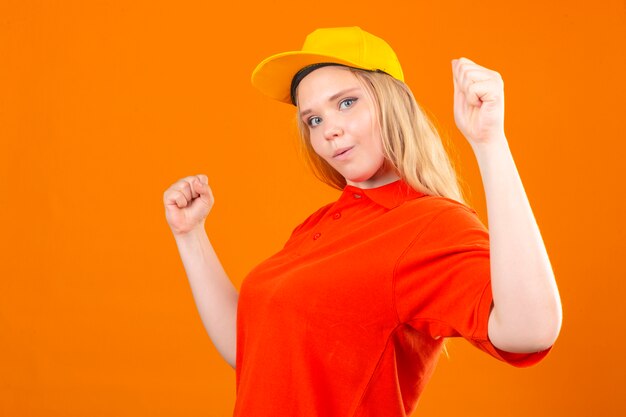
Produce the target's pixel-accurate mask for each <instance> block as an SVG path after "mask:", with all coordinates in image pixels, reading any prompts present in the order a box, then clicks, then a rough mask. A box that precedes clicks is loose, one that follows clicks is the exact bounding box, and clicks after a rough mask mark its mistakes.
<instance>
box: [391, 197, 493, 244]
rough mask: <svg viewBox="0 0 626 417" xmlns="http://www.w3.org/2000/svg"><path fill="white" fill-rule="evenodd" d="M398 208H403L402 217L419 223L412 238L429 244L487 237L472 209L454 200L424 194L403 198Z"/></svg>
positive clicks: (477, 239) (460, 241) (482, 239)
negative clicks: (404, 199) (407, 199)
mask: <svg viewBox="0 0 626 417" xmlns="http://www.w3.org/2000/svg"><path fill="white" fill-rule="evenodd" d="M398 209H401V210H403V211H404V213H403V217H410V218H412V219H415V222H417V223H418V224H419V225H420V227H419V232H418V235H417V236H415V240H416V241H421V242H422V243H426V242H429V243H432V244H435V243H437V244H461V243H463V242H464V243H468V242H474V243H478V242H480V243H482V244H485V243H486V242H487V241H488V231H487V227H486V226H485V225H484V223H483V222H482V221H481V220H480V218H479V217H478V214H477V213H476V211H475V210H474V209H473V208H471V207H469V206H467V205H465V204H463V203H460V202H458V201H456V200H452V199H449V198H445V197H438V196H424V197H421V198H417V199H415V200H410V201H407V202H406V203H405V204H403V205H402V206H400V207H399V208H398Z"/></svg>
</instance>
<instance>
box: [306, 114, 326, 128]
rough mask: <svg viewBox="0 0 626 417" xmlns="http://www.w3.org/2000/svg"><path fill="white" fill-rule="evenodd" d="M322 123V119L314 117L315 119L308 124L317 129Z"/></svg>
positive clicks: (311, 119)
mask: <svg viewBox="0 0 626 417" xmlns="http://www.w3.org/2000/svg"><path fill="white" fill-rule="evenodd" d="M321 121H322V119H321V118H320V117H319V116H314V117H311V118H309V119H308V120H307V121H306V122H307V124H308V125H309V126H311V127H315V126H317V125H319V124H320V122H321Z"/></svg>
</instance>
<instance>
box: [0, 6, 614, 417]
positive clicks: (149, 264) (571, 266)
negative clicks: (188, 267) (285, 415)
mask: <svg viewBox="0 0 626 417" xmlns="http://www.w3.org/2000/svg"><path fill="white" fill-rule="evenodd" d="M175 3H176V4H178V5H174V4H175ZM347 25H359V26H361V27H362V28H364V29H366V30H368V31H370V32H372V33H374V34H377V35H379V36H381V37H383V38H384V39H386V40H387V41H388V42H389V43H390V44H391V45H392V46H393V47H394V49H395V50H396V52H397V54H398V56H399V58H400V60H401V62H402V63H403V67H404V70H405V74H406V79H407V83H408V84H409V85H410V86H411V88H412V89H413V91H414V93H415V95H416V97H417V99H418V101H420V103H422V105H423V106H424V107H425V108H426V109H427V110H428V111H429V112H430V113H432V114H434V115H435V116H436V119H437V123H438V125H439V126H440V128H441V130H442V133H443V135H444V136H446V137H449V138H450V140H451V141H452V147H451V148H450V149H451V153H452V156H453V159H454V161H455V163H456V164H457V166H458V167H459V171H460V173H461V175H462V177H463V178H464V180H465V189H466V190H470V189H471V190H472V191H471V193H468V194H469V197H470V201H471V203H472V204H473V205H474V207H475V208H476V209H477V210H478V211H479V213H480V215H481V217H482V218H483V219H486V212H485V205H484V201H483V199H484V195H483V193H482V186H481V182H480V177H479V173H478V168H477V165H476V162H475V160H474V157H473V155H472V153H471V148H470V147H469V145H468V144H467V143H466V142H465V140H464V138H463V137H462V136H461V134H460V133H459V132H458V130H457V129H456V128H455V126H454V120H453V115H452V80H451V67H450V61H451V59H453V58H457V57H460V56H465V57H468V58H470V59H472V60H474V61H476V62H477V63H479V64H481V65H483V66H486V67H488V68H491V69H494V70H497V71H499V72H500V73H501V74H502V76H503V78H504V81H505V92H506V122H505V125H506V132H507V137H508V139H509V142H510V145H511V148H512V151H513V155H514V157H515V160H516V163H517V166H518V169H519V171H520V174H521V176H522V179H523V181H524V184H525V187H526V190H527V193H528V196H529V198H530V201H531V204H532V206H533V209H534V212H535V215H536V218H537V221H538V223H539V225H540V228H541V231H542V233H543V237H544V240H545V243H546V246H547V248H548V252H549V254H550V257H551V261H552V263H553V267H554V270H555V272H556V276H557V279H558V282H559V287H560V290H561V296H562V300H563V307H564V325H563V329H562V333H561V336H560V338H559V340H558V342H557V345H556V346H555V348H554V350H553V351H552V353H551V354H550V355H549V356H548V357H547V358H546V359H545V360H544V361H543V362H542V363H540V364H539V365H537V366H535V367H533V368H529V369H523V370H518V369H515V368H513V367H510V366H507V365H505V364H502V363H500V362H498V361H496V360H494V359H492V358H490V357H488V356H487V355H485V354H483V353H481V352H479V351H478V350H477V349H474V348H473V347H471V346H470V345H469V344H468V343H467V342H465V341H463V340H455V341H452V342H451V343H450V344H449V348H448V349H449V352H450V356H449V358H446V357H442V358H441V360H440V363H439V367H438V371H437V372H436V374H435V376H434V378H433V380H432V381H431V383H430V385H429V386H428V387H427V388H426V391H425V394H424V396H423V397H422V400H421V403H420V405H419V407H418V411H417V412H416V413H415V415H420V416H434V415H437V416H454V415H462V416H479V415H480V416H486V417H490V416H493V417H495V416H529V415H533V416H557V415H558V416H589V415H597V416H618V415H625V414H626V405H625V402H624V400H623V394H624V391H625V388H626V381H625V375H626V366H625V362H626V360H625V355H624V354H623V352H624V346H625V342H626V340H625V339H626V332H625V328H624V319H625V318H626V314H625V313H626V312H625V307H624V305H625V304H626V302H625V301H624V299H625V297H626V291H625V283H624V282H625V279H624V278H625V277H626V269H625V267H624V265H623V259H622V258H623V256H624V252H625V249H626V245H625V243H624V241H625V237H626V236H625V230H626V227H625V212H626V210H625V209H624V197H623V192H624V185H623V182H624V178H625V176H624V175H623V167H624V161H623V158H624V155H625V150H626V149H625V148H626V146H625V145H624V141H625V139H626V128H625V125H624V122H623V120H624V113H625V111H626V108H625V106H624V99H625V97H626V88H625V81H624V73H625V70H624V68H625V67H626V53H625V49H626V48H625V40H626V3H625V2H624V1H622V0H619V1H617V0H613V1H609V0H599V1H594V2H582V1H558V2H544V1H531V2H520V3H519V4H509V3H507V2H502V1H476V2H467V1H448V2H443V1H442V2H435V1H428V2H427V1H405V2H381V1H359V2H352V1H343V2H341V1H340V2H337V1H326V0H318V1H315V2H301V3H300V2H293V1H284V0H279V1H273V2H270V3H268V4H266V3H265V2H250V3H249V4H242V3H239V2H224V4H219V5H211V4H210V2H208V1H195V2H169V1H160V0H159V1H133V2H128V1H122V0H117V1H88V2H83V1H32V0H31V1H18V0H15V1H8V0H2V1H1V2H0V145H1V148H0V211H1V212H0V219H1V221H2V238H1V239H0V245H1V247H0V256H1V259H0V268H1V269H0V274H1V278H0V415H2V416H43V415H45V416H83V415H89V416H101V415H102V416H109V415H116V416H171V415H186V416H192V415H195V416H227V415H230V414H231V413H232V407H233V404H234V400H235V378H234V375H235V374H234V371H233V370H232V369H231V368H229V367H228V365H226V363H225V362H223V361H222V359H221V358H220V357H219V355H218V353H217V351H216V350H215V348H214V347H213V345H212V344H211V342H210V340H209V338H208V336H207V335H206V333H205V332H204V329H203V327H202V324H201V322H200V319H199V316H198V314H197V312H196V310H195V306H194V303H193V299H192V296H191V291H190V289H189V286H188V284H187V280H186V277H185V275H184V270H183V267H182V263H181V261H180V259H179V257H178V253H177V250H176V246H175V243H174V239H173V238H172V236H171V234H170V231H169V228H168V226H167V224H166V221H165V216H164V210H163V205H162V194H163V191H165V189H166V188H167V187H168V186H169V185H170V184H171V183H173V182H174V181H176V180H177V179H179V178H181V177H183V176H187V175H192V174H197V173H206V174H207V175H208V176H209V180H210V184H211V186H212V188H213V192H214V194H215V198H216V203H215V207H214V209H213V211H212V213H211V214H210V216H209V218H208V219H207V223H206V228H207V231H208V234H209V236H210V238H211V240H212V242H213V243H214V246H215V247H216V250H217V251H218V254H219V255H220V257H221V259H222V262H223V263H224V265H225V268H226V270H227V272H228V273H229V275H230V277H231V279H232V280H233V282H234V283H235V285H236V286H237V288H239V286H240V284H241V281H242V279H243V277H244V276H245V274H246V273H247V272H248V271H249V270H250V269H251V268H252V267H253V266H254V265H255V264H257V263H258V262H260V261H261V260H262V259H264V258H266V257H268V256H269V255H271V254H272V253H274V252H275V251H276V250H278V249H279V248H280V247H282V244H283V243H284V241H285V240H286V239H287V237H288V235H289V233H290V232H291V230H292V229H293V227H294V226H295V225H296V224H298V223H299V222H300V221H302V220H303V219H304V218H305V217H306V216H307V215H308V214H309V213H311V212H312V211H313V210H315V209H317V208H318V207H319V206H321V205H322V204H325V203H327V202H330V201H332V200H333V199H335V198H336V197H337V195H338V193H337V192H336V191H334V190H332V189H330V188H328V187H326V186H324V185H322V184H320V183H318V182H317V181H316V180H315V179H314V178H313V177H312V175H311V174H310V173H309V172H308V171H307V170H306V168H305V166H304V164H303V162H302V161H301V160H300V159H299V157H298V156H297V153H296V151H295V132H296V127H295V121H294V108H293V107H291V106H287V105H281V104H279V103H276V102H272V101H271V100H268V99H266V98H265V97H263V96H261V95H260V94H259V93H258V92H257V91H256V90H254V89H253V88H252V87H251V85H250V83H249V76H250V73H251V71H252V69H253V68H254V66H255V65H256V64H257V63H258V62H259V61H260V60H261V59H263V58H265V57H266V56H268V55H270V54H273V53H276V52H281V51H284V50H290V49H299V48H300V46H301V44H302V41H303V40H304V37H305V35H306V34H308V33H309V32H311V31H312V30H313V29H314V28H316V27H327V26H347ZM285 366H288V364H285ZM261 383H262V382H261Z"/></svg>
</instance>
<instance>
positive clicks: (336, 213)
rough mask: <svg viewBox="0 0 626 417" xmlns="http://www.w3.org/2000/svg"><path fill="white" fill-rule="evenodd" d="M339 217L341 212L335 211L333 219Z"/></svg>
mask: <svg viewBox="0 0 626 417" xmlns="http://www.w3.org/2000/svg"><path fill="white" fill-rule="evenodd" d="M340 217H341V213H340V212H338V211H337V212H335V214H333V219H335V220H337V219H338V218H340Z"/></svg>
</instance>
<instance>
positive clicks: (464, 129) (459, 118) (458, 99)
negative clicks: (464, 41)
mask: <svg viewBox="0 0 626 417" xmlns="http://www.w3.org/2000/svg"><path fill="white" fill-rule="evenodd" d="M452 80H453V82H454V121H455V122H456V125H457V127H458V128H459V130H460V131H461V133H463V136H465V138H466V139H467V140H468V141H469V142H470V144H471V145H472V146H474V145H483V144H487V143H491V142H494V141H497V140H501V139H503V138H504V82H503V81H502V77H501V76H500V74H499V73H497V72H496V71H492V70H490V69H487V68H485V67H481V66H480V65H478V64H476V63H474V62H472V61H470V60H469V59H467V58H459V59H453V60H452Z"/></svg>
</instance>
